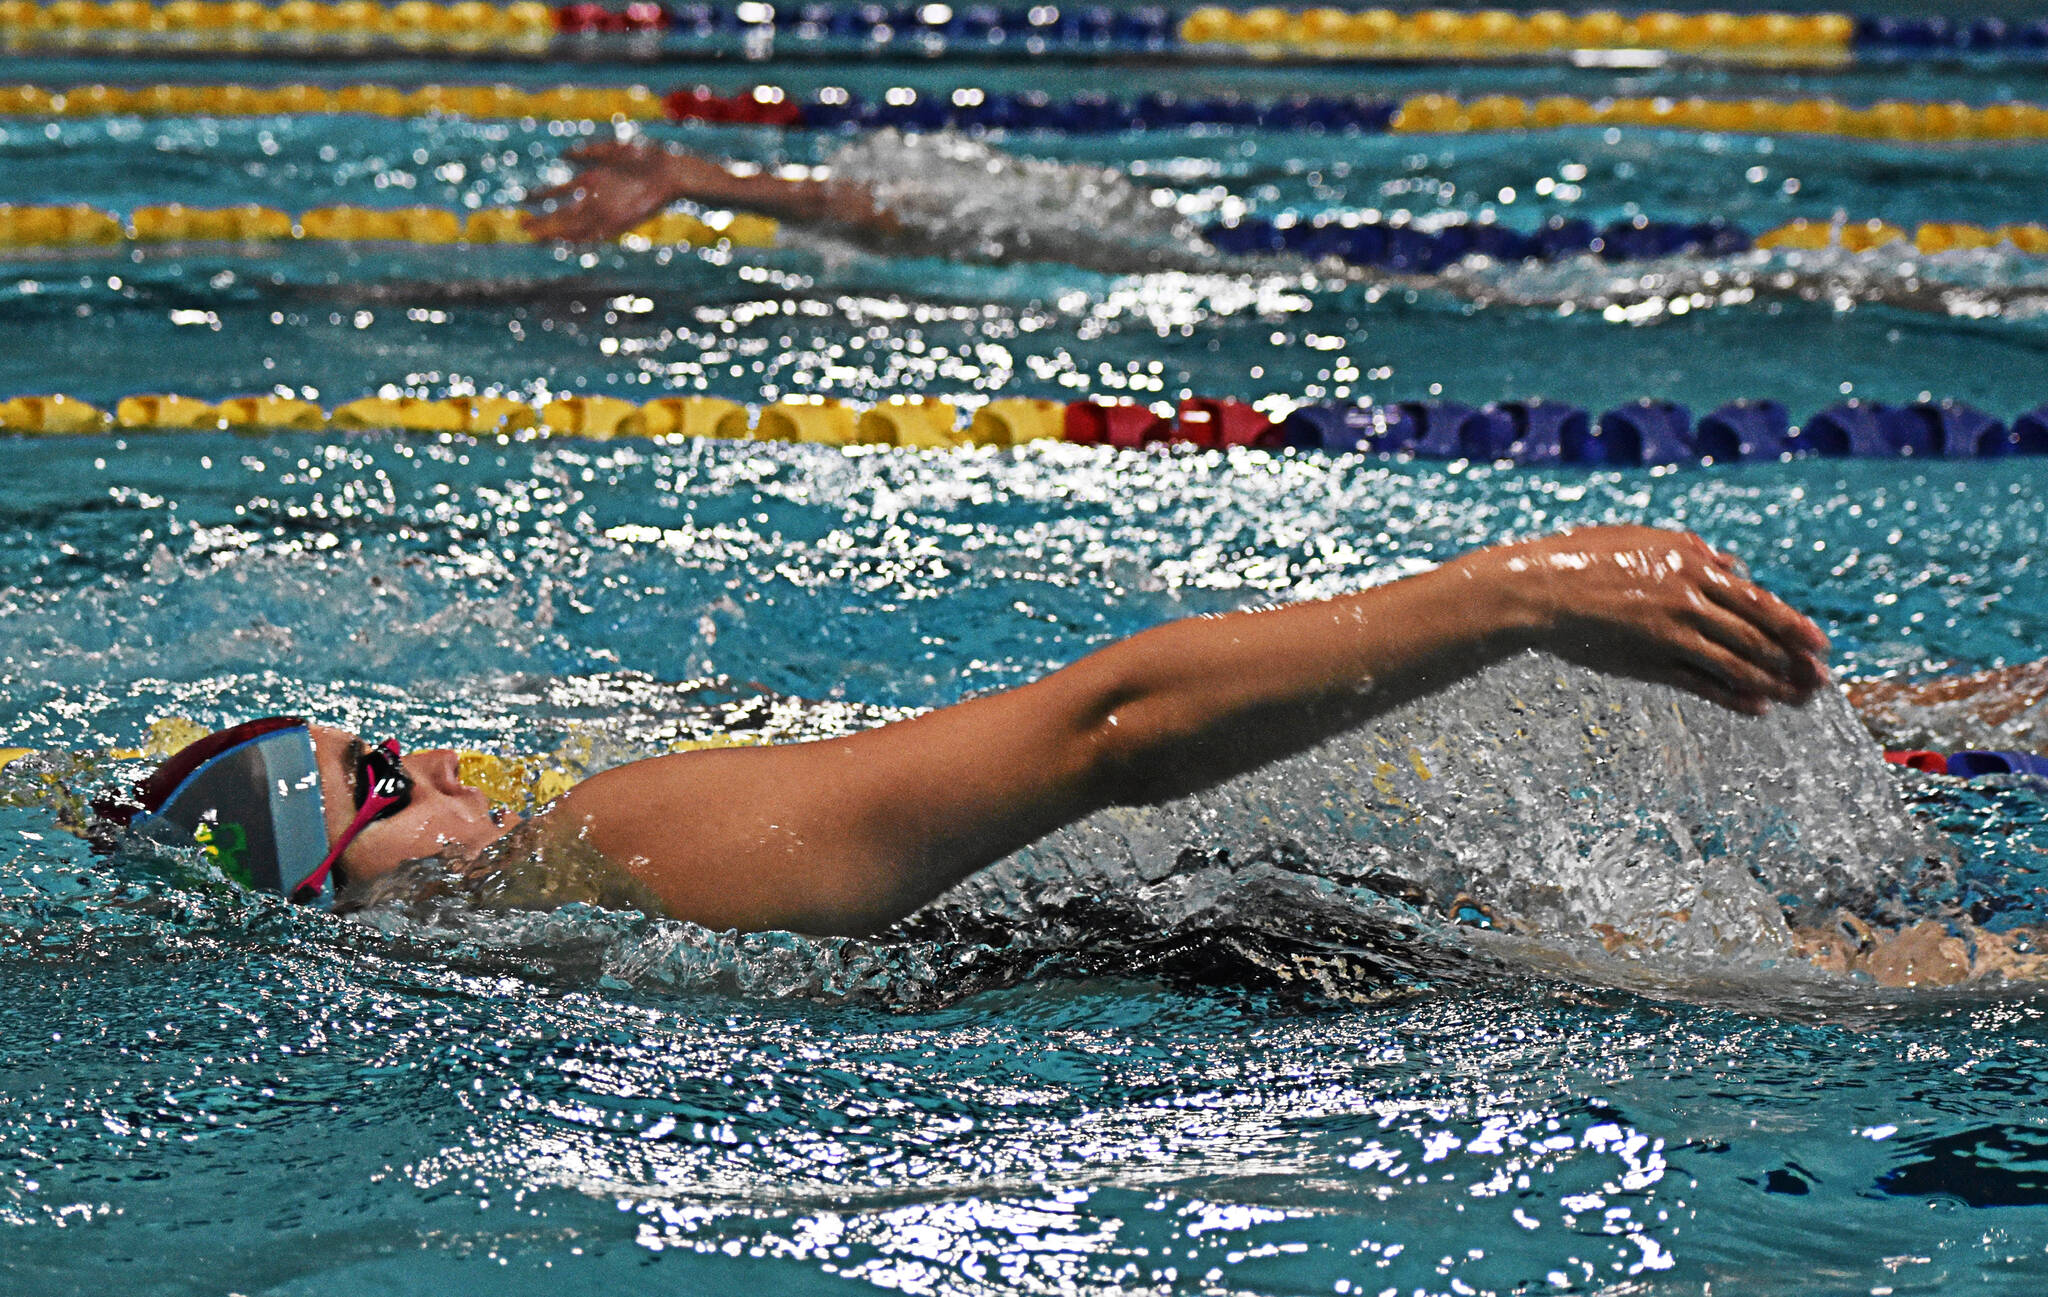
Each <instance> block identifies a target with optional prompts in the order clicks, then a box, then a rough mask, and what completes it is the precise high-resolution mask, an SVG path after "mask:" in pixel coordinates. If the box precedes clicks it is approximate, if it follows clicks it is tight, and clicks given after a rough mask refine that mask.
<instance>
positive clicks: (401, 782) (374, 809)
mask: <svg viewBox="0 0 2048 1297" xmlns="http://www.w3.org/2000/svg"><path fill="white" fill-rule="evenodd" d="M357 741H358V742H359V743H360V742H361V740H357ZM355 792H356V814H355V818H354V819H352V820H350V821H349V822H348V827H347V828H345V829H343V830H342V831H341V836H340V837H338V838H336V839H335V840H334V846H333V847H332V848H331V849H330V850H329V851H328V853H327V858H326V859H324V860H322V861H321V862H320V867H319V868H317V869H315V870H314V871H313V872H312V873H310V874H308V875H306V877H305V878H304V879H303V880H302V881H301V882H300V883H299V885H298V886H297V887H294V888H293V889H292V893H291V895H292V900H294V901H296V902H299V903H301V904H303V903H305V902H307V901H310V900H312V899H314V898H315V897H317V896H319V895H321V894H322V890H323V889H324V888H326V887H327V878H328V875H329V874H330V873H332V872H333V869H334V862H335V861H337V860H339V859H341V853H342V852H344V851H346V850H348V844H349V843H351V842H354V841H355V840H356V835H357V834H359V833H361V832H362V831H363V830H364V829H366V828H369V827H370V825H372V824H374V823H375V822H377V821H378V820H381V819H384V818H386V817H387V816H392V815H396V814H398V813H399V812H400V811H402V810H404V809H405V808H406V807H408V806H410V805H412V776H411V775H408V774H407V773H405V763H404V761H403V759H402V758H401V756H400V754H399V750H398V741H397V740H396V739H386V740H384V741H383V742H382V743H379V744H377V745H376V746H375V747H368V746H365V747H363V748H362V750H361V751H360V752H359V753H357V754H356V789H355Z"/></svg>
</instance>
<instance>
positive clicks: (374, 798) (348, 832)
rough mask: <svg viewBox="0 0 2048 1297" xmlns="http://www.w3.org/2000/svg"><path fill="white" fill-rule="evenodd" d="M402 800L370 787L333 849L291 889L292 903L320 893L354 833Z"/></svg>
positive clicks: (308, 898) (307, 899)
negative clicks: (316, 867) (318, 865)
mask: <svg viewBox="0 0 2048 1297" xmlns="http://www.w3.org/2000/svg"><path fill="white" fill-rule="evenodd" d="M387 746H390V747H392V748H393V749H394V750H395V748H396V746H397V745H396V744H387ZM403 800H404V798H403V796H399V797H386V796H384V795H383V794H382V793H379V792H377V791H376V790H375V789H372V790H371V791H370V794H369V796H367V797H365V798H363V804H362V806H361V807H360V808H359V809H358V810H357V811H356V817H355V818H354V819H352V820H350V821H349V822H348V827H347V828H345V829H343V830H342V831H341V836H340V837H338V838H336V839H335V840H334V847H333V849H332V850H330V851H329V852H328V853H327V858H326V859H325V860H323V861H321V862H320V867H319V868H318V869H316V870H314V871H313V872H312V873H310V874H307V875H306V877H305V879H304V880H303V881H301V882H300V883H299V885H298V886H297V887H294V888H293V889H292V901H293V903H294V904H301V905H302V904H304V903H305V902H307V901H310V900H312V899H313V898H314V897H316V896H318V895H320V889H321V888H322V887H323V886H325V885H326V883H327V875H328V874H329V873H330V872H332V871H333V869H334V862H335V861H337V860H339V859H341V853H342V852H344V851H346V850H348V844H349V843H351V842H354V841H355V840H356V835H357V834H358V833H361V832H362V831H363V830H364V829H366V828H368V827H369V825H370V822H371V821H372V820H374V819H376V818H377V816H378V815H380V814H382V813H383V812H384V811H385V810H386V809H387V808H389V807H391V806H394V805H396V804H398V803H399V802H401V801H403Z"/></svg>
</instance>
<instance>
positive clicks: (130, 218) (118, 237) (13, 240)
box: [0, 203, 781, 250]
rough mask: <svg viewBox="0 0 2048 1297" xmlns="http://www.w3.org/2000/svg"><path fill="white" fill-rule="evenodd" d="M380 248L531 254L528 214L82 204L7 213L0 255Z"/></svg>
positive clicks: (703, 240) (696, 223) (773, 230)
mask: <svg viewBox="0 0 2048 1297" xmlns="http://www.w3.org/2000/svg"><path fill="white" fill-rule="evenodd" d="M780 230H781V226H780V225H779V223H778V222H777V221H775V219H774V218H772V217H768V216H760V215H756V214H753V213H749V212H707V213H705V214H704V215H703V216H701V217H700V216H693V215H690V214H689V213H687V212H662V213H661V214H659V215H657V216H654V217H651V218H649V219H648V220H646V221H643V222H642V223H641V224H639V225H638V226H635V227H634V228H633V229H632V230H631V231H629V232H628V233H626V234H624V235H622V236H620V239H619V241H620V242H621V243H623V244H626V245H627V246H634V247H713V246H717V245H719V244H725V245H729V246H731V247H738V248H766V247H773V246H774V245H775V243H776V240H777V239H778V237H779V235H780ZM296 240H305V241H311V242H349V243H355V242H381V243H407V244H424V245H439V244H454V243H463V244H522V243H525V244H530V243H533V242H534V238H533V236H532V235H531V234H528V233H527V232H526V226H525V224H524V219H523V214H522V213H521V212H519V211H518V210H516V209H514V208H509V207H486V208H482V209H480V210H477V211H472V212H464V211H456V210H451V209H449V208H443V207H357V206H352V205H346V204H343V205H337V206H332V207H316V208H312V209H310V210H308V211H304V212H300V213H298V214H297V215H293V214H292V213H289V212H285V211H281V210H279V209H277V208H274V207H264V206H261V205H259V204H255V203H248V204H243V205H240V206H236V207H186V206H183V205H182V204H178V203H165V204H160V205H157V206H152V207H138V208H136V209H134V210H133V211H131V212H130V213H128V214H127V215H126V216H125V217H124V216H117V215H115V214H114V213H112V212H107V211H102V210H101V209H99V208H97V207H93V206H91V205H89V204H85V203H68V204H29V205H19V206H16V205H5V204H0V250H36V249H50V250H54V249H76V248H90V247H95V246H114V245H119V244H153V243H178V244H184V243H237V244H242V243H276V242H290V241H296Z"/></svg>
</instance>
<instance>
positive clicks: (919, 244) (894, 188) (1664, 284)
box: [527, 128, 2048, 319]
mask: <svg viewBox="0 0 2048 1297" xmlns="http://www.w3.org/2000/svg"><path fill="white" fill-rule="evenodd" d="M567 157H568V160H569V161H571V162H575V163H579V164H581V170H580V171H578V173H577V174H576V175H575V176H574V177H573V178H571V179H570V180H569V181H567V182H566V183H564V184H560V185H555V186H553V187H550V188H547V189H543V190H539V191H537V192H535V193H533V194H531V195H529V198H528V201H529V202H534V203H556V204H558V205H557V206H555V207H554V208H553V209H552V210H550V211H548V212H546V213H544V214H541V215H537V216H534V217H531V218H529V220H528V223H527V228H528V230H529V231H530V232H531V233H532V234H533V235H534V237H536V238H540V239H559V240H563V241H566V242H571V243H582V242H605V241H610V240H612V239H616V238H618V237H619V236H620V235H622V234H625V233H626V232H627V231H629V230H631V229H632V228H633V227H634V226H636V225H638V224H640V222H642V221H644V220H646V219H647V218H648V217H650V216H653V215H655V214H656V213H658V212H660V211H662V210H663V209H664V208H666V207H668V206H669V205H670V204H671V203H674V202H678V201H684V200H690V201H695V202H697V203H700V204H702V205H704V206H707V207H712V208H740V209H745V210H748V211H753V212H759V213H762V214H765V215H769V216H774V217H777V218H778V219H780V220H783V221H785V222H789V223H791V224H793V225H796V226H800V227H808V228H810V229H814V230H830V231H832V232H833V233H836V234H838V235H839V236H841V237H843V238H845V239H847V240H849V241H852V242H855V243H859V244H866V245H869V246H872V247H875V248H877V249H878V250H882V251H887V252H895V253H911V254H928V255H937V256H947V257H965V258H969V259H973V260H981V261H993V262H1008V261H1056V262H1064V263H1066V264H1068V265H1073V266H1078V267H1080V268H1082V269H1084V270H1098V271H1101V272H1103V273H1106V274H1128V273H1138V272H1144V271H1157V270H1183V271H1193V272H1200V271H1204V270H1215V269H1217V268H1218V266H1219V265H1221V264H1222V262H1221V254H1219V253H1218V252H1217V251H1216V250H1215V249H1214V248H1213V247H1211V246H1210V245H1209V244H1208V243H1206V242H1205V241H1204V240H1203V238H1202V237H1201V234H1200V233H1199V232H1198V231H1197V230H1196V228H1195V227H1194V225H1193V224H1192V223H1191V222H1189V221H1187V220H1186V219H1184V218H1183V217H1182V216H1181V215H1180V214H1179V211H1178V209H1177V207H1176V206H1175V205H1174V198H1173V195H1172V194H1171V193H1170V192H1169V191H1167V190H1163V189H1160V190H1155V189H1152V188H1149V187H1147V186H1145V185H1142V184H1139V183H1136V182H1134V181H1133V180H1131V179H1130V177H1128V176H1126V175H1124V174H1123V173H1121V172H1117V171H1110V170H1106V169H1103V168H1098V167H1089V166H1083V165H1078V164H1072V163H1057V162H1048V161H1043V160H1037V159H1027V158H1020V157H1017V156H1015V155H1012V154H1008V153H1004V152H1001V151H999V150H997V149H995V148H992V147H990V146H989V145H987V144H984V143H982V142H981V141H979V140H976V139H972V138H969V137H967V136H964V135H959V134H956V133H953V132H949V131H939V132H935V133H932V134H929V135H919V134H909V133H905V132H902V131H898V130H895V129H893V128H892V129H888V130H881V131H875V132H872V133H869V134H867V135H865V136H863V137H861V138H860V139H857V140H855V141H853V142H851V143H848V144H845V145H843V146H841V147H840V149H839V150H838V151H837V152H835V153H834V154H833V155H832V156H831V157H830V158H829V159H828V160H827V162H826V165H825V167H824V168H823V170H824V171H825V173H826V176H825V178H795V179H792V178H785V177H781V176H775V175H770V174H767V173H766V172H762V171H759V170H756V169H751V168H745V167H738V168H736V167H732V166H727V165H724V164H721V163H718V162H715V161H713V160H711V159H709V158H705V157H700V156H698V155H696V154H692V153H686V152H683V151H682V150H680V149H677V148H674V147H667V148H663V147H659V146H656V145H654V144H651V143H648V142H646V141H645V140H609V141H597V142H593V143H590V144H586V145H583V146H582V147H580V148H577V149H574V150H571V151H570V152H569V154H568V155H567ZM1900 246H1908V245H1900ZM1925 262H1926V259H1925V258H1919V259H1918V260H1917V261H1916V260H1914V259H1910V258H1909V259H1907V260H1906V261H1905V262H1904V263H1903V264H1901V263H1899V262H1898V260H1897V259H1896V258H1895V257H1888V256H1882V255H1880V256H1875V257H1873V256H1868V255H1861V256H1859V255H1854V254H1847V253H1844V254H1841V255H1838V256H1835V257H1831V258H1821V257H1818V256H1817V255H1816V254H1814V253H1806V254H1802V260H1801V261H1798V262H1795V263H1794V264H1790V265H1788V264H1785V263H1784V262H1783V261H1782V260H1780V259H1776V258H1768V257H1763V258H1759V257H1753V256H1749V255H1747V254H1745V255H1741V256H1736V257H1733V258H1729V257H1701V256H1691V257H1681V258H1672V259H1662V260H1659V261H1657V262H1655V263H1643V262H1616V263H1606V262H1601V263H1598V264H1599V265H1600V266H1602V267H1603V269H1601V270H1600V271H1599V272H1598V274H1597V276H1596V277H1594V278H1591V279H1589V278H1588V276H1587V273H1586V270H1585V268H1584V266H1571V267H1561V265H1560V264H1559V263H1547V264H1544V265H1540V266H1535V267H1528V266H1524V265H1523V264H1522V263H1519V262H1512V261H1510V262H1506V263H1496V262H1493V261H1491V260H1488V259H1481V260H1476V261H1469V262H1459V263H1457V264H1453V265H1450V266H1446V267H1445V268H1443V269H1442V270H1440V271H1436V272H1433V273H1421V272H1402V271H1394V270H1388V269H1384V268H1381V267H1374V266H1362V265H1357V264H1355V263H1348V262H1338V261H1335V260H1332V259H1325V260H1323V261H1322V262H1319V263H1318V264H1317V267H1316V269H1317V272H1318V273H1320V274H1329V275H1332V276H1335V277H1339V278H1343V279H1348V280H1353V281H1357V282H1361V283H1365V284H1369V285H1372V286H1373V288H1372V289H1371V290H1370V291H1372V292H1375V293H1377V292H1380V291H1384V290H1385V289H1386V288H1388V287H1393V288H1407V289H1430V290H1434V291H1437V292H1442V293H1446V294H1448V295H1450V296H1452V297H1455V298H1458V299H1460V300H1462V301H1468V302H1471V303H1473V304H1475V305H1478V306H1506V307H1523V308H1537V309H1545V310H1548V309H1554V308H1558V307H1562V306H1566V305H1570V306H1573V307H1575V308H1577V309H1579V310H1592V311H1595V312H1597V311H1600V310H1603V309H1605V308H1607V307H1610V306H1620V307H1628V306H1636V305H1642V304H1646V303H1662V302H1665V301H1670V300H1674V299H1679V298H1690V299H1691V300H1692V301H1694V302H1695V303H1699V304H1714V305H1728V306H1743V305H1748V304H1752V303H1758V302H1778V301H1790V302H1794V303H1798V302H1818V303H1835V302H1839V301H1856V302H1881V303H1884V304H1885V305H1888V306H1892V307H1895V308H1899V309H1903V310H1909V311H1916V312H1922V313H1926V314H1931V315H1940V316H1945V317H1963V318H1968V319H1981V318H1983V316H1984V315H1985V314H1987V313H1988V314H1993V315H1997V314H2004V315H2007V316H2014V317H2028V316H2032V315H2037V314H2039V313H2041V312H2042V311H2043V310H2048V283H2044V282H2041V281H2040V280H2038V279H2036V280H2030V281H2024V282H2018V283H2013V284H2010V285H2003V286H1998V285H1983V284H1978V283H1975V282H1967V283H1965V282H1957V281H1955V280H1954V279H1951V278H1949V277H1947V276H1945V275H1942V274H1930V273H1929V267H1928V266H1927V265H1926V264H1925ZM1646 267H1647V268H1646Z"/></svg>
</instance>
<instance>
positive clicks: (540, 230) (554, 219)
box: [525, 207, 597, 243]
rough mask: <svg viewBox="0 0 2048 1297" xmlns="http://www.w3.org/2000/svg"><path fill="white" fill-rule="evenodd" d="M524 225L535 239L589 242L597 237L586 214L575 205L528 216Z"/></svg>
mask: <svg viewBox="0 0 2048 1297" xmlns="http://www.w3.org/2000/svg"><path fill="white" fill-rule="evenodd" d="M525 225H526V232H527V233H528V234H530V235H532V236H533V237H534V238H536V239H548V240H554V241H556V242H560V243H589V242H591V241H592V240H593V239H595V238H596V237H597V236H596V235H595V233H593V227H592V223H591V221H590V219H589V218H588V215H587V214H586V213H584V212H583V211H582V210H581V209H580V208H575V207H565V208H562V209H561V210H559V211H553V212H548V213H547V214H545V215H542V216H528V217H526V218H525Z"/></svg>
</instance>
